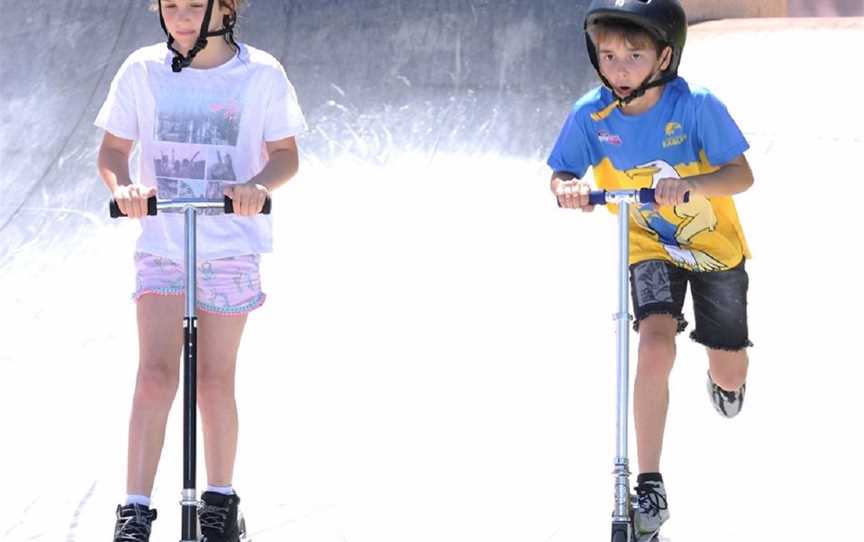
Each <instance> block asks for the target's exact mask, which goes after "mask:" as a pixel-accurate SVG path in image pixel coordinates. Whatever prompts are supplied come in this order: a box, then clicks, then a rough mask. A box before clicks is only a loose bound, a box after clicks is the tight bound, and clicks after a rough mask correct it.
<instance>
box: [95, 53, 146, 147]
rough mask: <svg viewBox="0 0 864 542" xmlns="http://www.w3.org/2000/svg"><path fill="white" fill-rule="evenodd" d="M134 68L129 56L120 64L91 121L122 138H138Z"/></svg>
mask: <svg viewBox="0 0 864 542" xmlns="http://www.w3.org/2000/svg"><path fill="white" fill-rule="evenodd" d="M134 72H135V68H134V64H133V62H132V60H131V57H130V58H127V59H126V61H125V62H124V63H123V65H122V66H120V69H119V70H117V74H116V75H115V76H114V80H113V81H111V87H110V88H109V89H108V97H107V98H105V102H104V103H103V104H102V107H101V108H100V109H99V114H98V115H96V120H95V121H94V122H93V124H95V125H96V126H97V127H99V128H102V129H103V130H106V131H108V132H111V133H112V134H113V135H115V136H117V137H122V138H124V139H131V140H133V141H134V140H137V139H138V113H137V107H136V96H135V74H134Z"/></svg>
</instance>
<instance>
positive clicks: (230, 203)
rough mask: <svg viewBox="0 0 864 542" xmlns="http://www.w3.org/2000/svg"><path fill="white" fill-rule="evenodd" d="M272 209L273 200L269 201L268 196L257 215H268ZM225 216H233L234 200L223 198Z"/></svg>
mask: <svg viewBox="0 0 864 542" xmlns="http://www.w3.org/2000/svg"><path fill="white" fill-rule="evenodd" d="M272 207H273V200H271V199H270V196H267V199H265V200H264V207H262V208H261V212H260V213H259V214H262V215H269V214H270V209H271V208H272ZM225 214H226V215H233V214H234V200H232V199H231V198H229V197H228V196H225Z"/></svg>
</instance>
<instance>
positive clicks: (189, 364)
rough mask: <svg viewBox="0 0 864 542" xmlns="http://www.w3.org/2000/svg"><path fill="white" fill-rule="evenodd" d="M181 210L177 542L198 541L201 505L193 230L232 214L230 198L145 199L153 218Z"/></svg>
mask: <svg viewBox="0 0 864 542" xmlns="http://www.w3.org/2000/svg"><path fill="white" fill-rule="evenodd" d="M271 206H272V202H271V200H270V198H267V200H266V201H265V203H264V207H263V208H262V209H261V214H270V209H271ZM109 209H110V214H111V218H119V217H123V216H126V215H124V214H123V213H121V212H120V208H119V206H118V205H117V202H116V201H114V200H112V201H111V202H110V204H109ZM166 209H180V210H182V211H183V213H184V215H185V230H184V234H185V269H186V312H185V315H184V317H183V492H182V494H181V500H180V505H181V506H182V511H183V517H182V525H181V538H180V542H198V540H199V538H198V509H199V508H201V506H202V505H203V503H202V502H201V501H199V500H198V497H197V491H196V489H195V476H196V461H197V451H196V447H197V446H196V445H197V442H196V440H197V406H198V399H197V393H196V391H197V372H198V317H197V316H196V315H195V303H196V300H195V288H196V276H195V275H196V269H197V263H196V259H197V248H196V228H197V218H198V213H199V212H200V211H202V210H204V209H222V210H223V212H224V213H225V214H233V213H234V204H233V201H232V200H231V198H229V197H228V196H225V197H224V199H197V198H176V199H166V200H157V199H156V197H155V196H154V197H151V198H148V200H147V214H148V215H149V216H155V215H156V214H157V213H158V211H159V210H166ZM237 521H238V523H239V527H240V539H241V540H246V539H247V533H246V521H245V519H244V518H243V516H242V514H238V520H237Z"/></svg>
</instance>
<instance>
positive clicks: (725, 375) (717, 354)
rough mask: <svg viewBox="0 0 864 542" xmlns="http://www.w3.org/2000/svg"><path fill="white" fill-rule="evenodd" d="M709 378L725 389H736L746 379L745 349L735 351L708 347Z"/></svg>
mask: <svg viewBox="0 0 864 542" xmlns="http://www.w3.org/2000/svg"><path fill="white" fill-rule="evenodd" d="M708 364H709V371H710V372H711V380H713V381H714V383H715V384H717V385H718V386H720V387H721V388H723V389H724V390H726V391H737V390H738V389H740V388H741V386H742V385H743V384H744V382H745V381H746V380H747V367H748V366H749V359H748V357H747V350H746V349H742V350H738V351H736V352H730V351H728V350H715V349H712V348H709V349H708Z"/></svg>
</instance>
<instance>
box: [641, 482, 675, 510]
mask: <svg viewBox="0 0 864 542" xmlns="http://www.w3.org/2000/svg"><path fill="white" fill-rule="evenodd" d="M636 496H637V497H638V498H639V510H641V511H642V513H644V514H648V515H650V516H658V515H659V514H660V511H661V510H666V508H667V506H668V504H667V503H666V496H665V495H663V494H662V493H660V492H659V491H657V489H656V487H655V486H654V485H648V484H646V485H639V486H636Z"/></svg>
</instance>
